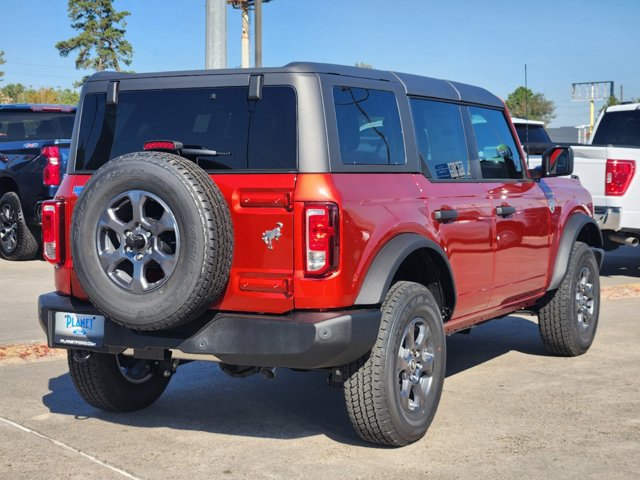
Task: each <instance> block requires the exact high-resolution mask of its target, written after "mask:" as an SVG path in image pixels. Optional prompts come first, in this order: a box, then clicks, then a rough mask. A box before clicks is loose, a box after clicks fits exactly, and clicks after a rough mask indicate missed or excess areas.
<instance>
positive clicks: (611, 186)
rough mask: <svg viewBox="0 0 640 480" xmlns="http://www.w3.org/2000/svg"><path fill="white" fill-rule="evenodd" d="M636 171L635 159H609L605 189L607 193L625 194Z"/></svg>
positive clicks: (613, 194) (614, 194)
mask: <svg viewBox="0 0 640 480" xmlns="http://www.w3.org/2000/svg"><path fill="white" fill-rule="evenodd" d="M635 171H636V162H634V161H633V160H611V159H609V160H607V170H606V175H605V184H604V191H605V195H612V196H616V197H619V196H621V195H624V194H625V193H626V191H627V188H629V185H630V184H631V180H632V179H633V174H634V173H635Z"/></svg>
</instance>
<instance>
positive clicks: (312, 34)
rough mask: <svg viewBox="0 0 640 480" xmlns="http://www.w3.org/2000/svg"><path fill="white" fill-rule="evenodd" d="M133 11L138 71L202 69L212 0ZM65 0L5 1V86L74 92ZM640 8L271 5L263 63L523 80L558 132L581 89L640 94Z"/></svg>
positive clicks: (620, 0)
mask: <svg viewBox="0 0 640 480" xmlns="http://www.w3.org/2000/svg"><path fill="white" fill-rule="evenodd" d="M114 4H115V6H116V8H117V9H118V10H129V11H130V12H131V13H132V15H131V16H130V17H128V19H127V38H128V39H129V41H130V42H131V43H132V44H133V47H134V57H133V63H132V65H131V66H130V67H129V68H131V69H133V70H135V71H139V72H144V71H160V70H185V69H199V68H203V67H204V24H205V18H204V15H205V0H115V2H114ZM66 7H67V2H66V0H0V12H1V15H0V24H1V25H2V28H0V50H4V51H5V60H6V61H7V63H6V64H5V65H3V66H2V67H0V68H1V69H2V70H4V71H5V79H4V82H2V83H0V86H1V85H6V84H7V83H12V82H21V83H25V84H27V85H33V86H35V87H38V86H44V85H53V86H61V87H69V86H71V85H72V84H73V82H74V81H75V80H77V79H79V78H80V77H82V75H83V72H78V71H76V70H75V65H74V57H73V54H72V56H71V57H70V58H66V59H65V58H62V57H60V56H59V55H58V53H57V50H56V49H55V48H54V44H55V43H56V42H57V41H59V40H63V39H66V38H69V37H71V36H73V35H74V31H73V30H72V29H71V27H70V26H69V20H68V17H67V9H66ZM639 18H640V0H607V1H604V0H600V1H596V0H530V1H526V0H272V1H271V2H270V3H268V4H265V6H264V24H263V25H264V26H263V30H264V33H263V45H264V46H263V50H264V56H263V58H264V60H263V63H264V65H265V66H278V65H284V64H286V63H288V62H290V61H295V60H307V61H318V62H330V63H341V64H347V65H353V64H354V63H355V62H358V61H361V62H366V63H369V64H372V65H373V66H374V67H376V68H380V69H385V70H396V71H402V72H409V73H416V74H420V75H427V76H433V77H438V78H446V79H450V80H456V81H461V82H465V83H471V84H474V85H479V86H482V87H485V88H487V89H489V90H490V91H492V92H493V93H495V94H497V95H499V96H501V97H503V98H506V96H507V95H508V94H509V92H511V91H513V90H514V89H515V88H516V87H518V86H519V85H522V84H524V65H525V63H526V64H527V68H528V83H529V87H530V88H531V89H532V90H534V91H537V92H538V91H539V92H543V93H544V94H545V95H546V96H547V98H549V99H551V100H553V101H554V102H555V103H556V115H557V117H556V119H555V120H554V121H553V122H552V124H551V126H566V125H578V124H584V123H588V111H589V109H588V104H587V103H582V102H572V101H571V84H572V83H574V82H587V81H600V80H613V81H614V82H615V84H616V94H619V86H620V85H623V86H624V97H625V99H630V98H631V97H640V62H638V51H639V50H640V28H638V27H637V23H638V19H639ZM228 35H229V41H228V65H229V66H230V67H235V66H238V65H240V16H239V13H238V11H236V10H232V9H229V11H228Z"/></svg>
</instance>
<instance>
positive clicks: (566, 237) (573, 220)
mask: <svg viewBox="0 0 640 480" xmlns="http://www.w3.org/2000/svg"><path fill="white" fill-rule="evenodd" d="M589 224H591V225H593V227H594V228H591V232H590V233H591V235H592V239H591V242H587V243H588V244H589V246H590V247H591V248H592V249H593V251H594V254H595V256H596V260H597V262H598V267H600V266H602V260H603V259H604V252H603V250H602V233H600V227H598V224H597V223H596V221H595V220H594V219H593V218H591V217H590V216H588V215H586V214H584V213H574V214H573V215H571V216H570V217H569V220H568V221H567V223H566V225H565V227H564V231H563V232H562V237H561V238H560V242H559V245H558V254H557V255H556V262H555V266H554V269H553V275H552V276H551V282H550V283H549V287H548V288H547V291H550V290H556V289H557V288H558V287H559V286H560V283H561V282H562V279H563V278H564V276H565V274H566V273H567V268H568V266H569V257H570V256H571V250H572V249H573V244H574V243H576V240H578V237H579V236H580V233H581V232H582V231H583V228H584V227H585V226H586V225H589ZM593 232H597V235H595V236H593ZM594 244H595V245H594Z"/></svg>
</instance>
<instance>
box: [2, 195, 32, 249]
mask: <svg viewBox="0 0 640 480" xmlns="http://www.w3.org/2000/svg"><path fill="white" fill-rule="evenodd" d="M36 253H38V241H37V240H36V238H35V237H34V235H33V233H31V230H29V226H28V225H27V222H26V221H25V219H24V215H23V213H22V206H21V205H20V198H19V197H18V195H17V194H16V193H14V192H7V193H5V194H4V195H2V197H1V198H0V257H3V258H6V259H7V260H30V259H32V258H33V257H35V255H36Z"/></svg>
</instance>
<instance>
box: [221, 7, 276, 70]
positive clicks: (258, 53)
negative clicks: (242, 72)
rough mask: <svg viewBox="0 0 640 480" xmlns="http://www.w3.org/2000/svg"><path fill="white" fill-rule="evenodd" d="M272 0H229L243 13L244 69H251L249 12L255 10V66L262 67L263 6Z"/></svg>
mask: <svg viewBox="0 0 640 480" xmlns="http://www.w3.org/2000/svg"><path fill="white" fill-rule="evenodd" d="M270 1H271V0H227V3H228V4H229V5H231V6H232V7H233V8H236V9H239V10H241V13H242V68H249V66H250V65H249V63H250V60H249V55H250V47H249V29H250V22H249V10H251V9H252V8H253V9H255V12H256V13H255V17H256V18H255V27H254V28H255V31H254V33H255V62H254V63H255V66H256V67H261V66H262V4H263V3H267V2H270Z"/></svg>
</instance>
